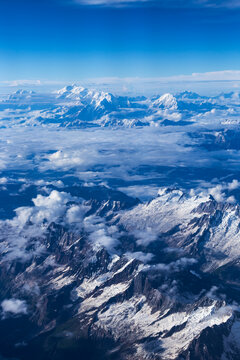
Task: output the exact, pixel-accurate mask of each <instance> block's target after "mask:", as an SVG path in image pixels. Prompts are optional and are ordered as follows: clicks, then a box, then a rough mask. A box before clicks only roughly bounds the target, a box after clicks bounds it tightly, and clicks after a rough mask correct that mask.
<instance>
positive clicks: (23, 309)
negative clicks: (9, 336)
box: [1, 299, 27, 316]
mask: <svg viewBox="0 0 240 360" xmlns="http://www.w3.org/2000/svg"><path fill="white" fill-rule="evenodd" d="M1 307H2V311H3V314H4V316H5V315H6V314H7V313H11V314H14V315H19V314H27V304H26V301H25V300H19V299H7V300H3V301H2V303H1Z"/></svg>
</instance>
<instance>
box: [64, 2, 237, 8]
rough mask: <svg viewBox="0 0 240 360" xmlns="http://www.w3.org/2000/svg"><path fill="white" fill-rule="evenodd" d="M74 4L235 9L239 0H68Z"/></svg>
mask: <svg viewBox="0 0 240 360" xmlns="http://www.w3.org/2000/svg"><path fill="white" fill-rule="evenodd" d="M70 1H71V2H74V3H76V4H80V5H88V6H115V7H117V6H130V5H135V6H140V5H141V4H146V6H155V7H156V6H157V7H162V8H172V7H175V8H193V7H200V8H201V7H207V8H228V9H235V8H239V7H240V1H239V0H218V1H214V0H70Z"/></svg>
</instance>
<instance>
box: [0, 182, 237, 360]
mask: <svg viewBox="0 0 240 360" xmlns="http://www.w3.org/2000/svg"><path fill="white" fill-rule="evenodd" d="M67 190H68V191H69V193H71V195H72V196H74V197H81V198H83V199H85V200H84V203H85V205H86V206H87V209H88V211H87V213H86V214H85V217H86V218H89V217H90V218H91V217H92V216H96V217H97V218H98V219H102V220H101V221H104V224H105V226H106V227H107V228H109V229H111V227H112V226H115V227H116V228H117V229H118V237H117V243H116V245H115V246H116V247H115V250H114V252H112V250H111V249H109V248H106V247H105V246H102V245H101V246H100V245H99V244H97V243H95V242H94V236H96V237H97V236H98V233H97V231H95V232H93V233H92V232H91V231H90V230H87V228H84V227H83V228H82V229H80V230H76V231H72V230H71V229H70V228H69V227H67V226H66V225H65V224H62V223H56V222H52V223H50V224H49V225H48V226H47V230H46V231H45V233H44V236H43V237H41V239H40V240H39V239H36V241H37V240H38V241H41V242H42V244H43V245H44V251H42V252H40V253H38V254H34V253H33V256H32V257H30V258H28V259H27V260H24V261H20V260H17V259H16V260H12V261H11V262H9V261H5V258H4V254H3V255H2V257H1V263H0V282H1V287H0V301H1V304H2V319H1V321H0V325H1V326H0V354H1V355H2V356H3V357H4V358H8V359H10V358H17V359H21V360H25V359H26V360H28V359H29V360H30V359H32V358H33V356H34V358H36V359H39V360H40V359H49V360H50V359H54V360H62V359H66V358H69V359H73V360H74V359H92V360H95V359H98V360H99V359H111V360H112V359H116V360H129V359H133V360H138V359H146V360H147V359H151V360H155V359H156V360H158V359H166V360H183V359H189V360H198V359H199V360H218V359H219V360H220V359H221V360H222V359H224V360H225V359H227V360H228V359H229V360H230V359H237V358H238V356H240V349H239V347H238V344H237V341H236V339H237V335H236V334H237V331H238V323H239V320H238V306H237V303H238V301H239V298H240V296H239V291H238V288H237V287H238V286H239V283H238V282H237V275H235V278H234V279H235V280H234V285H233V284H231V281H230V280H231V276H229V272H230V273H231V272H233V274H238V269H239V265H238V261H237V260H236V259H235V260H234V261H233V260H232V261H230V260H229V261H228V262H226V261H225V260H224V261H223V262H222V260H221V259H220V260H216V255H213V258H211V253H209V254H208V253H207V248H206V246H208V245H207V244H209V241H215V240H214V237H213V234H214V232H215V229H220V228H221V227H222V224H223V221H224V219H225V217H226V214H228V212H229V211H233V212H234V211H235V212H234V214H235V215H236V214H238V209H237V208H235V205H230V204H220V203H217V202H216V201H215V200H214V199H211V198H210V199H209V198H207V199H205V200H198V201H197V202H196V206H193V207H192V208H191V206H190V205H189V204H190V203H188V202H189V201H190V200H189V199H188V198H187V197H185V196H184V195H183V194H181V193H180V192H178V193H176V192H175V193H174V192H172V191H170V190H169V191H168V192H166V193H167V195H166V196H167V204H171V212H173V207H174V209H176V207H177V208H178V210H179V209H180V210H181V209H183V208H187V212H185V213H184V216H183V218H184V222H183V221H182V220H181V221H179V222H178V221H177V222H178V224H177V225H176V224H174V223H172V224H171V226H170V227H169V229H168V228H167V227H166V226H165V224H164V222H162V207H161V206H162V205H161V201H162V198H161V196H160V197H159V198H157V199H155V200H153V202H150V203H148V204H141V203H140V202H139V201H138V200H136V199H132V198H130V197H127V196H126V195H123V194H122V193H120V192H114V191H111V190H109V189H106V188H104V187H99V188H95V189H94V188H91V189H89V190H87V191H86V192H84V191H83V190H84V189H83V188H81V187H79V188H78V187H71V188H68V189H67ZM176 194H177V195H176ZM163 196H165V195H163ZM176 196H177V198H176ZM175 198H176V201H175V200H174V202H173V200H171V199H175ZM165 200H166V199H165ZM165 200H164V201H165ZM195 201H196V200H195ZM186 202H187V206H186ZM164 204H165V205H164V211H166V214H170V213H168V211H169V209H168V208H167V207H166V202H164ZM156 209H157V210H156ZM151 211H154V212H156V211H157V213H155V214H158V215H159V214H160V220H161V221H160V220H159V221H160V227H159V229H163V231H162V232H161V231H160V230H156V232H157V233H158V235H157V237H156V238H155V240H154V241H152V240H151V241H150V242H149V243H148V242H144V239H145V238H144V237H145V236H146V237H147V236H149V233H147V232H146V229H144V226H145V225H144V224H147V225H148V224H149V220H147V221H146V217H148V216H149V214H150V218H151ZM174 211H175V210H174ZM180 214H182V210H181V211H180ZM186 214H187V215H186ZM135 215H136V218H135ZM158 215H157V216H158ZM157 216H155V218H154V220H155V221H157ZM181 216H182V215H181ZM236 216H237V215H236ZM136 219H137V220H136ZM135 220H136V221H137V222H135ZM167 221H168V222H169V221H171V217H170V216H168V217H167ZM113 224H114V225H113ZM130 225H131V226H132V229H130V227H131V226H130ZM151 226H152V228H154V226H155V228H156V229H158V228H157V226H159V223H156V224H155V225H154V224H151ZM114 229H115V228H114ZM133 230H134V231H136V230H137V231H138V232H134V231H133ZM114 231H115V233H116V229H115V230H114ZM139 231H140V233H139ZM115 233H114V234H115ZM225 233H226V234H227V228H225ZM139 234H142V235H141V236H142V237H140V239H141V241H142V242H141V241H140V242H139V240H138V237H139V236H140V235H139ZM104 236H105V237H106V238H107V239H109V235H108V236H106V235H104ZM114 236H116V235H114ZM226 236H227V235H226ZM104 239H105V238H104ZM32 241H33V240H32ZM180 247H181V250H178V249H177V248H180ZM149 253H154V254H155V257H154V258H151V257H150V258H149V261H148V264H146V263H145V264H144V263H143V261H144V257H143V254H145V256H146V255H147V254H149ZM134 254H135V255H134ZM193 257H194V258H193ZM196 259H197V260H196ZM210 260H211V261H213V263H214V264H215V265H214V266H213V267H212V268H211V269H210V270H208V269H206V266H205V264H206V262H209V261H210ZM216 261H219V262H217V265H216ZM223 263H224V264H223ZM234 269H235V270H234ZM225 274H227V275H225ZM6 300H8V301H9V300H11V301H12V302H11V304H10V303H7V305H6V303H5V305H4V301H6ZM17 300H18V301H21V303H17ZM9 304H10V305H11V306H13V304H15V308H14V310H13V308H9V306H10V305H9ZM24 304H25V305H26V309H25V308H24V307H23V305H24ZM4 306H5V307H4ZM7 306H8V307H7ZM21 306H22V307H21ZM9 309H10V310H9ZM229 349H231V351H230V350H229ZM224 356H225V357H224Z"/></svg>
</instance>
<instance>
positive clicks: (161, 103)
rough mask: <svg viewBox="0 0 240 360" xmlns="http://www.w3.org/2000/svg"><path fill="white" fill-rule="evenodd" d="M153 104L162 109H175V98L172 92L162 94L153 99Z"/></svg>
mask: <svg viewBox="0 0 240 360" xmlns="http://www.w3.org/2000/svg"><path fill="white" fill-rule="evenodd" d="M153 106H157V107H159V108H163V109H169V110H177V107H178V106H177V100H176V98H175V97H174V96H173V95H172V94H164V95H162V96H160V97H159V98H157V99H156V100H154V101H153Z"/></svg>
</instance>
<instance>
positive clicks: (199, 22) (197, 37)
mask: <svg viewBox="0 0 240 360" xmlns="http://www.w3.org/2000/svg"><path fill="white" fill-rule="evenodd" d="M239 39H240V1H239V0H229V1H224V0H216V1H215V3H214V1H212V2H211V1H210V0H185V1H182V0H158V1H153V2H152V1H148V0H142V1H140V2H139V1H135V0H131V1H129V2H124V1H123V0H0V80H1V81H4V80H15V79H44V80H60V81H72V80H73V81H75V80H80V79H85V78H96V77H159V76H171V75H177V74H191V73H192V72H206V71H219V70H226V69H231V70H237V69H240V41H239Z"/></svg>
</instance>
